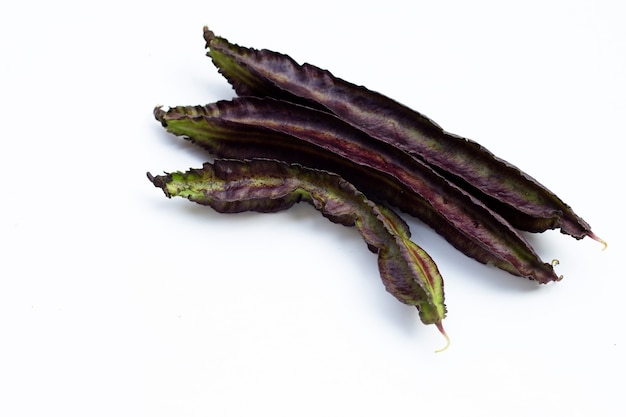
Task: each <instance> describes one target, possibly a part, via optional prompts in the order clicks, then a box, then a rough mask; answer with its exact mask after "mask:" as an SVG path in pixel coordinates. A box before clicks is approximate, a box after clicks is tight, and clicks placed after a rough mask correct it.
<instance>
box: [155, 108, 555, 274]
mask: <svg viewBox="0 0 626 417" xmlns="http://www.w3.org/2000/svg"><path fill="white" fill-rule="evenodd" d="M155 116H156V117H157V119H158V120H160V121H161V123H162V124H163V125H164V126H165V127H166V128H167V130H168V131H170V132H171V133H174V134H177V135H180V136H185V137H189V138H191V139H192V140H194V141H196V142H203V141H206V140H208V141H215V140H216V139H217V140H228V137H229V136H233V135H234V136H236V135H237V134H240V135H242V136H245V137H253V136H254V135H255V134H260V135H261V136H262V137H266V138H267V137H271V138H272V140H273V142H280V141H290V142H292V145H291V146H292V147H295V148H297V147H298V146H299V144H304V145H306V148H307V149H310V148H315V149H316V151H315V152H316V153H317V154H318V155H322V158H323V155H326V157H328V158H329V159H331V160H334V161H337V162H338V164H337V165H336V166H335V168H336V169H333V172H338V173H339V174H340V175H342V176H344V177H345V178H347V179H348V180H349V181H352V179H353V178H354V179H355V180H356V181H359V179H358V178H356V177H357V175H359V174H360V173H363V172H366V173H368V174H369V175H370V178H371V177H376V176H378V177H381V176H382V177H384V178H385V181H386V182H387V183H392V184H394V188H395V189H396V190H401V192H400V193H398V194H396V195H390V194H389V192H387V193H386V195H385V196H386V197H387V198H389V199H390V201H391V202H392V203H393V204H396V205H398V207H400V208H401V209H402V210H404V211H407V212H409V213H411V214H414V215H416V216H418V217H420V218H421V219H422V220H424V221H425V222H426V223H427V224H429V225H431V226H432V227H433V228H434V229H435V230H436V231H438V232H439V233H441V234H442V235H443V236H444V237H446V238H447V239H448V240H449V241H450V242H451V243H452V244H453V245H455V246H456V247H457V248H458V249H459V250H461V251H463V252H464V253H466V254H467V255H468V256H472V257H475V258H476V259H477V260H479V261H481V262H488V263H493V264H494V265H496V266H498V267H500V268H502V269H504V270H506V271H508V272H511V273H513V274H515V275H519V276H524V277H528V278H531V279H535V280H537V281H538V282H541V283H546V282H549V281H555V280H558V279H559V277H557V275H556V274H555V273H554V270H553V268H552V266H551V265H550V264H547V263H544V262H542V261H541V260H540V259H539V257H538V255H537V254H536V253H535V251H534V250H533V249H532V248H531V247H530V245H529V244H528V242H526V240H525V239H524V238H523V237H522V236H521V235H520V234H519V233H518V232H517V231H516V230H514V229H513V228H512V227H511V226H510V225H509V224H508V223H507V222H506V221H505V220H503V219H502V218H501V217H500V216H499V215H497V214H495V213H493V212H492V211H491V210H490V209H488V208H487V207H486V206H485V205H484V204H482V203H481V202H480V201H478V200H476V199H475V198H473V197H472V196H471V195H469V194H468V193H466V192H464V191H463V190H461V189H460V188H458V187H457V186H455V185H453V184H451V183H450V182H449V181H447V180H446V179H445V178H443V177H442V176H441V175H439V174H437V173H436V172H435V171H433V170H432V169H431V168H430V167H428V166H427V165H425V164H423V163H421V162H420V161H419V160H417V159H415V158H411V157H410V156H409V155H408V154H406V153H405V152H402V151H400V150H398V149H397V148H395V147H393V146H390V145H389V144H386V143H383V142H380V141H373V140H371V138H369V137H368V136H367V135H366V134H365V133H363V132H362V131H360V130H358V129H356V128H354V127H353V126H351V125H349V124H347V123H345V122H343V121H341V120H340V119H338V118H336V117H335V116H333V115H332V114H330V113H327V112H322V111H317V110H314V109H311V108H308V107H304V106H300V105H296V104H293V103H289V102H285V101H279V100H273V99H258V98H252V97H247V98H243V97H242V98H237V99H234V100H232V101H220V102H217V103H213V104H210V105H207V106H187V107H173V108H170V109H169V110H167V111H163V110H161V109H160V108H157V109H155ZM267 145H268V146H271V143H268V144H267ZM364 182H365V181H363V180H362V179H361V180H360V184H361V183H364ZM366 186H367V185H366ZM377 187H378V189H380V188H382V187H381V186H380V184H379V185H378V186H377ZM406 196H410V198H407V199H406V201H405V197H406ZM416 201H417V202H418V204H416V205H412V204H411V203H413V202H416ZM407 203H408V204H407ZM476 254H478V255H477V256H476Z"/></svg>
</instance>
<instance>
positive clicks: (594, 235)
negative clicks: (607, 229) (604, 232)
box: [588, 232, 609, 250]
mask: <svg viewBox="0 0 626 417" xmlns="http://www.w3.org/2000/svg"><path fill="white" fill-rule="evenodd" d="M588 236H589V237H590V238H592V239H593V240H595V241H596V242H600V243H602V244H603V245H604V246H603V247H602V250H606V248H607V246H609V244H608V243H606V241H605V240H602V239H600V238H599V237H598V235H596V234H595V233H593V232H589V235H588Z"/></svg>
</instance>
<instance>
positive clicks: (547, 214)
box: [204, 27, 606, 245]
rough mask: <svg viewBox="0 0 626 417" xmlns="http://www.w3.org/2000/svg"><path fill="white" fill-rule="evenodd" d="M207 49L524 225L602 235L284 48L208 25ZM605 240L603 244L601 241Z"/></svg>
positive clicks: (484, 158) (492, 162)
mask: <svg viewBox="0 0 626 417" xmlns="http://www.w3.org/2000/svg"><path fill="white" fill-rule="evenodd" d="M204 37H205V40H206V45H207V48H208V49H209V51H208V53H207V55H209V56H210V57H211V58H212V60H213V63H214V64H215V65H216V66H217V67H218V69H219V71H220V73H222V74H223V75H224V76H225V77H226V78H227V79H228V81H229V82H230V83H231V84H232V85H233V87H234V89H235V91H236V92H237V93H238V94H239V95H254V96H271V97H275V98H281V99H286V100H289V101H294V102H298V103H301V104H305V105H307V106H315V107H318V108H322V109H326V110H328V111H330V112H333V113H334V114H336V115H337V116H339V117H340V118H342V119H343V120H345V121H347V122H349V123H351V124H353V125H355V126H357V127H358V128H359V129H362V130H364V131H365V132H367V133H368V134H369V135H371V136H372V137H374V138H376V139H378V140H382V141H386V142H388V143H391V144H393V145H394V146H397V147H399V148H401V149H403V150H405V151H407V152H408V153H410V154H412V155H414V156H416V157H418V158H421V159H423V160H424V161H426V162H427V163H429V164H431V165H432V166H433V167H435V168H436V169H437V170H438V171H439V172H440V173H442V174H443V175H445V176H446V177H447V178H448V179H450V180H451V181H454V182H455V183H457V184H458V185H459V186H461V187H463V188H465V189H466V190H468V191H470V192H472V193H473V194H475V195H476V196H477V197H479V198H480V199H481V200H482V201H484V202H485V203H486V204H487V205H489V206H490V207H491V208H492V209H493V210H494V211H496V212H498V213H499V214H501V215H502V216H503V217H505V218H506V219H507V220H508V221H509V222H510V223H512V224H513V226H515V227H517V228H520V229H522V230H527V231H533V232H540V231H544V230H546V229H553V228H560V230H561V232H562V233H565V234H569V235H571V236H573V237H575V238H577V239H580V238H583V237H584V236H589V237H591V238H593V239H595V240H598V241H600V242H602V243H605V242H603V241H602V240H601V239H599V238H598V237H597V236H596V235H595V234H594V233H593V232H592V231H591V228H590V226H589V224H588V223H587V222H585V221H584V220H583V219H582V218H581V217H579V216H578V215H577V214H576V213H574V211H573V210H572V209H571V207H570V206H569V205H567V204H566V203H564V202H563V201H562V200H561V199H560V198H559V197H557V196H556V195H555V194H554V193H552V192H551V191H550V190H548V189H547V188H546V187H544V186H543V185H541V184H540V183H539V182H538V181H536V180H535V179H534V178H532V177H531V176H530V175H528V174H526V173H525V172H523V171H522V170H520V169H519V168H517V167H516V166H514V165H512V164H510V163H508V162H507V161H505V160H503V159H500V158H498V157H496V156H495V155H494V154H493V153H491V152H490V151H489V150H487V149H486V148H485V147H483V146H481V145H480V144H478V143H476V142H474V141H472V140H469V139H466V138H463V137H460V136H457V135H454V134H451V133H448V132H446V131H444V130H443V129H442V128H441V127H440V126H439V125H438V124H436V123H435V122H433V121H432V120H430V119H429V118H427V117H426V116H424V115H422V114H420V113H418V112H416V111H414V110H412V109H410V108H408V107H407V106H404V105H402V104H400V103H398V102H396V101H395V100H392V99H391V98H389V97H386V96H384V95H382V94H379V93H377V92H374V91H371V90H368V89H367V88H365V87H362V86H357V85H354V84H352V83H349V82H347V81H345V80H342V79H339V78H337V77H335V76H333V75H332V74H331V73H330V72H329V71H326V70H322V69H320V68H318V67H315V66H313V65H310V64H303V65H299V64H298V63H296V62H295V61H294V60H293V59H292V58H290V57H289V56H287V55H284V54H280V53H277V52H273V51H269V50H256V49H252V48H245V47H241V46H238V45H235V44H232V43H230V42H228V40H226V39H224V38H222V37H219V36H215V34H214V33H213V32H212V31H210V30H209V29H208V28H206V27H205V29H204ZM605 245H606V244H605Z"/></svg>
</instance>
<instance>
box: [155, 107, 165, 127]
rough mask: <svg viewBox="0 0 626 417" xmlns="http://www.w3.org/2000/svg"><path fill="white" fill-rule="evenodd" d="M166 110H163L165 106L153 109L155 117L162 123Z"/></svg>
mask: <svg viewBox="0 0 626 417" xmlns="http://www.w3.org/2000/svg"><path fill="white" fill-rule="evenodd" d="M165 113H166V112H165V110H163V106H160V105H159V106H155V107H154V110H152V114H154V118H155V119H157V120H158V121H159V122H161V123H165V122H164V117H165Z"/></svg>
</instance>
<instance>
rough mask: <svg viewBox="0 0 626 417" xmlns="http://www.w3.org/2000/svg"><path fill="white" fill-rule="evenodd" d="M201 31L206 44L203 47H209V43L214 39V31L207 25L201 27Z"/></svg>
mask: <svg viewBox="0 0 626 417" xmlns="http://www.w3.org/2000/svg"><path fill="white" fill-rule="evenodd" d="M203 33H204V40H205V41H206V46H205V48H208V47H209V43H210V42H211V41H212V40H213V39H215V33H213V31H211V30H209V27H208V26H205V27H204V28H203Z"/></svg>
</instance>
